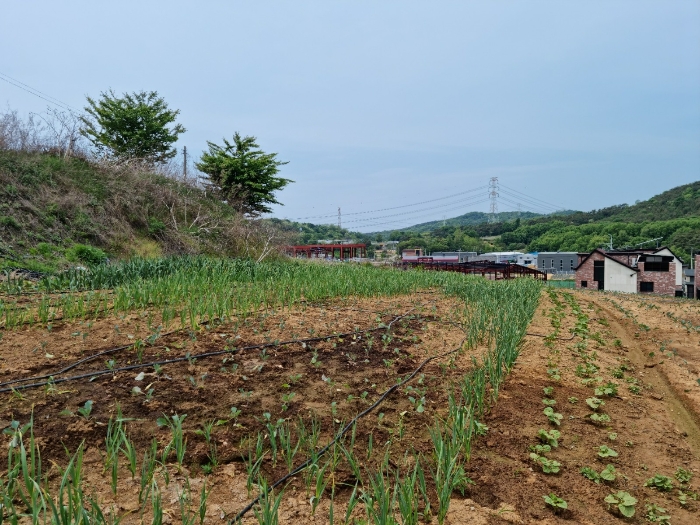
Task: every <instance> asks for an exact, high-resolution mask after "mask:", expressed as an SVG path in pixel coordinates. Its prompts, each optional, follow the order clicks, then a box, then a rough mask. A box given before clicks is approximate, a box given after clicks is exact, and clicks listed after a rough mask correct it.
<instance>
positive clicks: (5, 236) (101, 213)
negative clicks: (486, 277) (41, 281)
mask: <svg viewBox="0 0 700 525" xmlns="http://www.w3.org/2000/svg"><path fill="white" fill-rule="evenodd" d="M282 237H283V236H281V235H280V234H279V232H278V231H277V230H274V229H272V228H270V226H269V225H268V224H265V223H262V221H251V220H247V219H245V218H244V217H243V216H241V215H240V214H238V213H237V212H236V211H235V210H234V209H233V208H231V207H230V206H228V205H226V204H224V203H223V202H222V200H221V199H220V198H219V197H218V196H217V195H216V193H213V192H212V191H211V190H208V191H206V190H205V189H204V188H203V187H200V186H198V185H196V184H194V183H192V182H189V183H186V182H183V181H178V180H176V179H175V178H172V177H167V176H165V175H163V174H158V173H154V172H153V171H152V170H148V169H140V168H138V167H134V166H122V167H117V166H107V165H100V164H98V163H94V162H90V161H88V160H86V159H82V158H76V157H68V158H64V157H61V156H58V155H55V154H50V153H32V152H26V151H14V150H1V149H0V269H1V268H7V267H16V266H19V267H23V268H30V269H36V270H46V271H53V270H55V269H58V268H61V267H63V266H65V265H67V264H68V263H71V262H72V263H75V262H81V263H93V262H99V261H100V260H103V259H104V258H105V257H110V258H125V257H131V256H157V255H167V254H193V253H204V254H212V255H238V254H241V255H247V256H251V257H255V258H258V257H260V256H264V255H265V254H264V253H262V252H261V251H260V250H261V249H266V248H263V247H264V246H266V241H267V240H268V239H272V241H273V242H272V243H267V247H268V248H270V247H274V246H275V245H276V244H279V243H281V242H284V241H285V239H284V238H282Z"/></svg>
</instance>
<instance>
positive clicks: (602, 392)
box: [595, 381, 617, 397]
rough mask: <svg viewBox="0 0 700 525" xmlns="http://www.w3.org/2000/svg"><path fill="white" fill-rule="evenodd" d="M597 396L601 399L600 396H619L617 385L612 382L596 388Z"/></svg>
mask: <svg viewBox="0 0 700 525" xmlns="http://www.w3.org/2000/svg"><path fill="white" fill-rule="evenodd" d="M595 395H596V396H598V397H600V396H609V397H612V396H616V395H617V384H616V383H613V382H611V381H609V382H607V383H605V384H604V385H600V386H598V387H596V389H595Z"/></svg>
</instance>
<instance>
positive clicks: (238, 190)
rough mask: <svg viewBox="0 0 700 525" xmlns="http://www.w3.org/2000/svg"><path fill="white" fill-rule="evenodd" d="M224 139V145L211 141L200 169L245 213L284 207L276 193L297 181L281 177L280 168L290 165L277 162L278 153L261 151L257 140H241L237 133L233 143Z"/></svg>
mask: <svg viewBox="0 0 700 525" xmlns="http://www.w3.org/2000/svg"><path fill="white" fill-rule="evenodd" d="M223 140H224V145H223V146H219V145H217V144H214V143H213V142H207V144H208V145H209V151H207V152H204V153H203V154H202V157H201V158H200V160H199V162H198V163H197V164H195V166H196V167H197V169H199V170H200V171H202V172H204V173H206V174H207V175H209V179H210V180H211V181H212V183H213V184H215V185H216V186H217V187H218V188H220V189H221V191H222V192H223V194H224V195H225V196H226V198H227V199H228V201H229V202H230V203H231V204H233V205H238V206H240V207H241V208H242V209H243V211H244V212H245V213H248V214H250V215H259V214H261V213H269V212H270V211H272V210H271V208H270V207H269V206H268V205H269V204H281V203H280V202H279V201H278V200H277V199H276V198H275V196H274V192H276V191H277V190H281V189H282V188H284V187H285V186H286V185H287V184H289V183H290V182H294V181H293V180H290V179H284V178H282V177H277V174H278V173H279V167H280V166H283V165H285V164H288V163H287V162H281V161H279V160H277V153H265V152H263V151H261V150H260V149H259V146H258V144H257V143H256V142H255V141H256V138H255V137H241V135H240V134H239V133H238V132H236V133H234V135H233V143H231V142H229V141H227V140H226V139H223Z"/></svg>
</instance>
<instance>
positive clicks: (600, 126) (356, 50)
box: [0, 0, 700, 231]
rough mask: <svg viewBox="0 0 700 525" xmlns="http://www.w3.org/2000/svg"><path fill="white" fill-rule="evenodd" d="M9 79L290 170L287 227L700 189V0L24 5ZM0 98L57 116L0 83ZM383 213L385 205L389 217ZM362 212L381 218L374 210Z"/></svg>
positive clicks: (11, 9)
mask: <svg viewBox="0 0 700 525" xmlns="http://www.w3.org/2000/svg"><path fill="white" fill-rule="evenodd" d="M0 24H1V25H0V27H1V28H2V30H0V49H2V50H3V51H2V53H0V78H2V75H4V76H5V77H9V78H11V79H14V80H18V81H20V82H22V83H24V84H26V85H27V86H31V87H32V88H34V89H36V90H39V91H41V92H43V93H46V94H48V95H50V96H51V97H54V98H55V99H58V100H60V101H62V102H64V103H65V104H67V105H69V106H70V107H72V108H76V109H80V108H82V107H84V105H85V96H87V95H89V96H92V97H96V96H99V94H100V93H101V92H103V91H106V90H108V89H113V90H114V91H116V92H117V93H123V92H134V91H140V90H148V91H150V90H155V91H158V93H159V94H160V95H161V96H163V97H164V99H165V100H166V101H167V102H168V104H169V105H170V107H171V108H176V109H179V110H180V111H181V113H180V116H179V122H181V123H182V124H183V125H184V126H185V127H186V128H187V132H186V133H185V134H183V135H182V136H181V138H180V141H179V142H178V144H177V146H178V147H179V148H182V147H183V146H187V149H188V152H190V153H191V154H192V155H194V157H195V158H196V157H197V156H198V155H199V154H201V152H202V151H203V150H205V149H206V144H207V141H213V142H218V143H221V142H222V138H224V137H226V138H229V139H230V137H231V136H232V135H233V133H234V132H236V131H238V132H240V133H241V134H243V135H252V136H255V137H257V139H258V143H259V145H260V147H261V148H262V149H263V150H265V151H267V152H277V153H278V158H279V159H280V160H284V161H289V164H287V165H285V166H283V167H282V171H281V173H280V175H281V176H283V177H285V178H289V179H292V180H294V181H295V182H294V183H293V184H290V185H288V186H287V187H286V188H285V189H284V190H282V191H280V192H278V193H277V195H276V197H277V199H278V200H279V201H280V202H281V203H283V204H284V206H275V207H274V210H273V214H272V216H274V217H279V218H288V219H292V220H299V219H302V220H304V221H305V222H315V223H324V222H329V223H337V213H338V208H339V207H340V208H341V214H342V221H343V226H345V227H347V228H349V229H353V230H359V231H377V230H386V229H398V228H402V227H406V226H410V225H411V224H415V223H419V222H425V221H428V220H440V219H444V218H449V217H454V216H457V215H460V214H462V213H467V212H470V211H489V205H490V201H489V198H488V187H487V186H488V184H489V180H490V178H492V177H498V183H499V189H501V190H502V191H500V192H499V197H498V199H497V203H498V209H499V211H513V210H518V209H520V210H523V211H535V212H539V213H547V212H551V211H554V210H556V209H577V210H591V209H598V208H602V207H605V206H610V205H615V204H621V203H628V204H633V203H634V202H635V201H636V200H644V199H648V198H650V197H652V196H653V195H655V194H658V193H661V192H662V191H665V190H667V189H670V188H672V187H674V186H678V185H681V184H687V183H689V182H693V181H696V180H700V2H698V1H695V0H675V1H674V0H667V1H664V2H659V1H652V2H648V1H643V0H629V1H614V0H613V1H602V0H601V1H578V2H573V1H571V2H561V1H558V0H553V1H538V0H530V1H528V2H515V1H500V2H487V1H481V2H468V1H459V2H450V1H441V2H418V1H405V0H404V1H398V0H397V1H391V0H385V1H382V2H369V1H352V2H350V1H334V2H329V1H304V0H296V1H294V2H283V1H277V2H272V1H265V0H261V1H255V2H253V1H248V2H236V1H220V2H215V1H201V2H186V1H180V0H169V1H167V2H166V1H149V2H144V1H139V2H134V1H129V0H121V1H120V2H111V3H107V2H94V1H67V2H55V1H42V0H33V1H32V2H8V3H6V4H5V5H4V6H3V17H2V21H1V22H0ZM0 105H2V106H6V107H9V108H11V109H15V110H17V111H19V113H20V114H22V115H28V114H29V113H30V112H42V111H43V110H45V108H46V106H47V103H46V102H45V101H44V100H42V99H40V98H38V97H36V96H34V95H31V94H29V93H27V92H26V91H23V90H21V89H19V88H17V87H16V86H13V85H11V84H9V83H7V82H5V81H3V80H0ZM379 210H386V211H379ZM365 212H366V213H365Z"/></svg>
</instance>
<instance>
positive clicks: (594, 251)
mask: <svg viewBox="0 0 700 525" xmlns="http://www.w3.org/2000/svg"><path fill="white" fill-rule="evenodd" d="M596 252H598V253H599V254H601V255H603V256H604V257H606V258H608V259H610V260H611V261H615V262H616V263H617V264H620V265H622V266H624V267H625V268H629V269H630V270H634V271H635V272H639V268H635V267H634V266H630V265H629V264H625V263H623V262H621V261H618V260H617V259H615V258H614V257H611V256H610V255H608V254H607V253H605V252H604V251H603V250H601V249H599V248H596V249H595V250H593V251H592V252H591V253H589V254H588V255H586V257H584V258H583V260H582V261H581V262H580V263H579V265H578V266H577V267H576V268H574V270H578V269H579V268H580V267H581V266H582V265H583V263H585V262H586V261H587V260H588V259H589V258H590V257H591V255H593V254H594V253H596ZM613 253H615V254H620V253H623V254H624V253H625V252H613Z"/></svg>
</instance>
